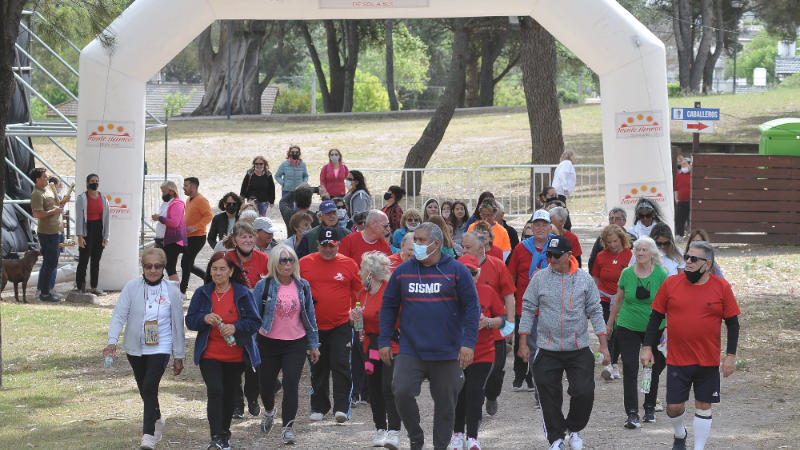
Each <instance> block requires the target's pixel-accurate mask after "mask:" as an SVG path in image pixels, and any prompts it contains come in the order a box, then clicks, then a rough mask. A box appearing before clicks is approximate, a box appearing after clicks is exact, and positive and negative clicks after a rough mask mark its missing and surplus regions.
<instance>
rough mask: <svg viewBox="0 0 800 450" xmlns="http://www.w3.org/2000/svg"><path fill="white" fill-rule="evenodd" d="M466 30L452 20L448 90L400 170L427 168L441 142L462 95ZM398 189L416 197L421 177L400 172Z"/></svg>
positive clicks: (461, 21) (460, 22)
mask: <svg viewBox="0 0 800 450" xmlns="http://www.w3.org/2000/svg"><path fill="white" fill-rule="evenodd" d="M467 26H468V21H467V19H453V21H452V28H453V49H452V59H451V61H450V73H449V76H448V79H447V86H445V89H444V93H443V94H442V96H441V98H440V99H439V106H438V107H437V108H436V111H434V113H433V116H432V117H431V119H430V121H428V125H427V126H426V127H425V130H424V131H423V132H422V136H420V138H419V140H418V141H417V142H416V144H414V146H413V147H411V150H409V151H408V155H406V162H405V164H404V165H403V168H406V169H410V168H424V167H426V166H427V165H428V162H429V161H430V160H431V157H432V156H433V153H434V152H435V151H436V148H437V147H438V146H439V143H440V142H442V138H443V137H444V133H445V131H446V130H447V126H448V125H449V124H450V120H451V119H452V118H453V113H455V110H456V105H457V104H458V99H459V96H460V95H459V94H461V93H462V92H463V91H464V75H465V71H466V59H467V52H468V49H467V47H468V43H469V33H468V30H467ZM409 178H411V180H409ZM400 185H401V186H407V191H408V194H409V195H411V196H414V195H417V194H418V193H419V192H420V187H421V186H422V176H421V174H420V175H419V176H409V175H408V172H403V179H402V180H401V183H400Z"/></svg>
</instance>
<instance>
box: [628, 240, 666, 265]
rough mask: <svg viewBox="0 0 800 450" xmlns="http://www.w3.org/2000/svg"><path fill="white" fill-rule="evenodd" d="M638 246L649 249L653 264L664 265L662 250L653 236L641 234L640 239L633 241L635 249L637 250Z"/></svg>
mask: <svg viewBox="0 0 800 450" xmlns="http://www.w3.org/2000/svg"><path fill="white" fill-rule="evenodd" d="M638 247H644V248H646V249H647V252H648V253H650V259H651V260H652V261H653V265H657V266H663V265H664V261H663V259H662V258H661V252H659V251H658V246H657V245H656V241H654V240H653V238H651V237H650V236H640V237H639V239H636V242H634V243H633V249H634V250H636V249H637V248H638Z"/></svg>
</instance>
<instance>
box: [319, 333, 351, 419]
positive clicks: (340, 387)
mask: <svg viewBox="0 0 800 450" xmlns="http://www.w3.org/2000/svg"><path fill="white" fill-rule="evenodd" d="M351 336H352V328H351V327H350V324H349V323H344V324H342V325H339V326H338V327H336V328H332V329H330V330H319V344H320V346H319V361H317V363H316V364H312V365H311V412H312V413H314V412H319V413H322V414H326V413H327V412H328V411H330V409H331V400H330V397H331V390H330V378H331V377H332V378H333V411H334V412H343V413H345V414H347V417H348V418H349V417H350V394H351V392H352V383H351V380H350V338H351Z"/></svg>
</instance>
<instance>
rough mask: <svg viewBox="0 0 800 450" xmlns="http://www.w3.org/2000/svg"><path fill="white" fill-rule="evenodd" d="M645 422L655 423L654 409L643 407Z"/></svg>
mask: <svg viewBox="0 0 800 450" xmlns="http://www.w3.org/2000/svg"><path fill="white" fill-rule="evenodd" d="M643 422H647V423H656V409H655V408H652V407H647V408H645V409H644V420H643Z"/></svg>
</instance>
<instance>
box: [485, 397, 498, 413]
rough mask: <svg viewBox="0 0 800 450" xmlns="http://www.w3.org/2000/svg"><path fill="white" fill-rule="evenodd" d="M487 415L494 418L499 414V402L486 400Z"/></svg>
mask: <svg viewBox="0 0 800 450" xmlns="http://www.w3.org/2000/svg"><path fill="white" fill-rule="evenodd" d="M486 414H488V415H490V416H493V415H495V414H497V400H496V399H495V400H486Z"/></svg>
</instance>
